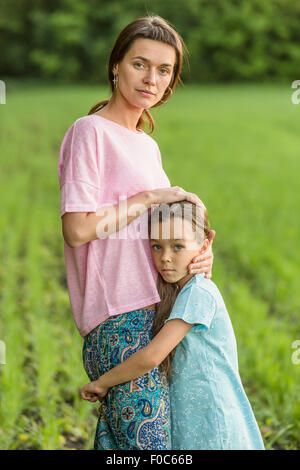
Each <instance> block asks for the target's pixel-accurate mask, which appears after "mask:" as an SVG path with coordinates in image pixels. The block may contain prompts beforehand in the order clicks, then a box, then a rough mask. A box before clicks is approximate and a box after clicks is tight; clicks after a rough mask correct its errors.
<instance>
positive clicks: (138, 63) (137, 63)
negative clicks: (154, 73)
mask: <svg viewBox="0 0 300 470" xmlns="http://www.w3.org/2000/svg"><path fill="white" fill-rule="evenodd" d="M134 65H143V64H142V62H136V63H135V64H134ZM139 68H140V67H139Z"/></svg>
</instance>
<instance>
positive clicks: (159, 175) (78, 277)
mask: <svg viewBox="0 0 300 470" xmlns="http://www.w3.org/2000/svg"><path fill="white" fill-rule="evenodd" d="M58 178H59V185H60V191H61V193H60V197H61V201H60V202H61V204H60V216H61V217H62V216H63V215H64V213H65V212H96V210H97V208H100V207H104V206H111V205H114V204H119V203H120V202H121V201H122V200H124V199H127V198H130V197H131V196H133V195H135V194H137V193H140V192H142V191H146V190H151V189H157V188H163V187H170V181H169V179H168V177H167V176H166V174H165V172H164V170H163V168H162V163H161V155H160V151H159V147H158V145H157V143H156V142H155V140H154V139H153V138H152V137H151V136H149V135H148V134H146V133H145V132H143V131H141V130H140V131H139V132H134V131H131V130H129V129H127V128H126V127H124V126H121V125H120V124H117V123H115V122H113V121H110V120H109V119H106V118H104V117H102V116H100V115H96V114H94V115H89V116H84V117H81V118H79V119H77V120H76V121H75V122H74V124H72V126H71V127H69V129H68V130H67V132H66V134H65V136H64V138H63V141H62V144H61V148H60V156H59V162H58ZM147 217H148V211H145V212H144V214H143V215H142V216H140V217H138V218H136V219H135V220H134V221H133V222H131V223H130V224H129V225H128V226H127V227H126V228H124V229H122V230H120V231H119V232H117V233H115V234H114V236H115V238H111V236H109V237H108V238H104V239H103V238H102V239H100V238H99V239H97V240H92V241H90V242H88V243H85V244H84V245H81V246H80V247H77V248H70V247H69V246H68V245H67V244H66V242H65V241H64V254H65V262H66V275H67V284H68V291H69V297H70V304H71V309H72V312H73V315H74V319H75V322H76V325H77V328H78V330H79V332H80V334H81V335H82V336H85V335H87V334H88V333H89V332H90V331H91V330H92V329H93V328H95V327H96V326H97V325H99V324H100V323H102V322H103V321H104V320H106V319H107V318H109V317H110V316H112V315H118V314H120V313H125V312H129V311H131V310H136V309H138V308H142V307H145V306H147V305H150V304H154V303H156V302H159V301H160V297H159V295H158V291H157V288H156V281H157V271H156V268H155V266H154V263H153V260H152V256H151V249H150V243H149V240H148V239H147V238H145V236H144V235H143V234H144V231H143V229H142V225H143V224H141V221H143V222H145V220H146V219H145V218H147ZM129 229H130V230H129ZM126 230H127V232H126ZM128 232H129V234H128ZM141 234H142V235H141ZM117 237H119V238H117Z"/></svg>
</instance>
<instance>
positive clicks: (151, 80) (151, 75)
mask: <svg viewBox="0 0 300 470" xmlns="http://www.w3.org/2000/svg"><path fill="white" fill-rule="evenodd" d="M144 82H145V83H148V84H149V85H155V83H156V75H155V70H154V69H150V70H149V71H148V72H147V74H146V76H145V78H144Z"/></svg>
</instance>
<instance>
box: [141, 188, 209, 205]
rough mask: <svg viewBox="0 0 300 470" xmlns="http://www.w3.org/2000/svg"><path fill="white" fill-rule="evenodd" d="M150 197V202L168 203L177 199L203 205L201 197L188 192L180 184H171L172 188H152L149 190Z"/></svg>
mask: <svg viewBox="0 0 300 470" xmlns="http://www.w3.org/2000/svg"><path fill="white" fill-rule="evenodd" d="M150 193H151V197H152V204H168V203H171V202H178V201H183V200H186V201H190V202H193V203H194V204H196V205H197V206H200V207H204V208H205V206H204V204H203V202H202V201H201V199H199V198H198V196H197V194H194V193H188V192H187V191H185V190H184V189H182V188H181V187H180V186H173V187H172V188H161V189H152V190H151V191H150Z"/></svg>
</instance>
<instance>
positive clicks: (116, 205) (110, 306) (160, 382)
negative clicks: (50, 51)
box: [58, 16, 214, 450]
mask: <svg viewBox="0 0 300 470" xmlns="http://www.w3.org/2000/svg"><path fill="white" fill-rule="evenodd" d="M183 49H184V44H183V41H182V39H181V38H180V36H179V35H178V34H177V32H176V31H175V30H174V29H173V28H172V27H171V26H170V25H169V24H168V23H167V22H166V21H165V20H163V19H162V18H160V17H158V16H147V17H142V18H139V19H137V20H135V21H133V22H132V23H130V24H129V25H128V26H126V27H125V28H124V29H123V31H121V33H120V35H119V37H118V38H117V40H116V43H115V45H114V47H113V49H112V52H111V55H110V59H109V65H108V77H109V82H110V85H111V89H112V96H111V98H110V99H109V100H105V101H102V102H100V103H98V104H97V105H95V106H94V107H93V108H92V109H91V110H90V112H89V115H88V116H84V117H82V118H79V119H77V120H76V121H75V123H74V124H73V125H72V126H71V127H70V128H69V129H68V131H67V133H66V135H65V136H64V139H63V142H62V145H61V151H60V158H59V164H58V176H59V182H60V188H61V217H62V230H63V236H64V240H65V243H64V248H65V261H66V272H67V283H68V290H69V296H70V302H71V307H72V312H73V315H74V318H75V322H76V325H77V328H78V330H79V332H80V334H81V335H82V336H83V337H84V344H83V362H84V367H85V370H86V372H87V374H88V376H89V378H90V380H96V379H97V378H98V377H99V376H100V375H102V374H103V373H105V372H106V371H108V370H110V369H111V368H112V367H114V366H115V365H117V364H118V363H120V362H122V361H123V360H125V359H126V358H127V357H129V356H130V355H131V354H133V353H134V352H135V351H137V350H138V349H141V348H143V347H144V346H145V345H146V344H148V343H149V342H150V340H151V338H152V326H153V320H154V315H155V304H156V303H157V302H159V301H160V297H159V295H158V291H157V287H156V281H157V271H156V269H155V266H154V264H153V261H152V257H151V251H150V244H149V240H148V237H144V238H143V234H142V233H141V232H142V230H141V226H142V225H143V222H145V221H146V220H148V210H149V209H151V206H152V205H154V204H163V203H170V202H176V201H179V200H183V199H186V200H189V201H191V202H194V203H195V204H198V205H202V202H201V201H200V199H199V198H198V197H197V196H196V195H195V194H192V193H189V192H186V191H184V190H183V189H182V188H179V187H178V186H175V187H170V182H169V180H168V178H167V176H166V174H165V172H164V170H163V168H162V165H161V155H160V151H159V148H158V145H157V143H156V142H155V141H154V139H153V138H152V137H150V135H149V134H147V133H145V132H144V131H143V129H144V128H145V124H146V120H148V122H149V124H150V128H151V132H152V131H153V130H154V121H153V118H152V117H151V115H150V113H149V111H148V109H149V108H152V107H156V106H159V105H161V104H163V103H165V102H166V100H167V99H168V97H169V96H170V95H171V93H172V91H173V90H174V88H175V86H176V84H177V82H178V80H179V79H180V71H181V66H182V57H183ZM128 231H129V232H130V233H128ZM213 237H214V232H213V231H212V232H211V237H210V243H209V247H208V249H207V250H206V254H204V255H203V256H201V257H199V259H197V260H194V261H197V262H194V263H193V264H190V266H189V268H190V269H193V272H194V273H201V272H204V273H206V275H207V276H208V277H210V276H211V267H212V261H213V255H212V249H211V245H212V240H213ZM168 393H169V389H168V382H167V379H166V376H165V375H164V374H163V373H160V372H159V369H158V368H155V369H153V370H151V371H150V372H149V373H147V374H145V375H144V376H143V377H140V378H139V379H137V380H135V381H131V382H128V383H125V384H121V385H118V386H117V387H113V388H112V390H111V392H110V394H109V395H108V397H107V398H106V399H105V400H104V402H103V405H102V409H101V413H100V416H99V419H98V424H97V430H96V436H95V444H94V448H95V449H99V450H100V449H101V450H108V449H123V450H130V449H137V450H139V449H140V450H146V449H147V450H156V449H157V450H159V449H161V450H163V449H170V448H171V442H170V416H169V395H168Z"/></svg>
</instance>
